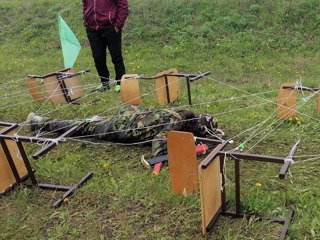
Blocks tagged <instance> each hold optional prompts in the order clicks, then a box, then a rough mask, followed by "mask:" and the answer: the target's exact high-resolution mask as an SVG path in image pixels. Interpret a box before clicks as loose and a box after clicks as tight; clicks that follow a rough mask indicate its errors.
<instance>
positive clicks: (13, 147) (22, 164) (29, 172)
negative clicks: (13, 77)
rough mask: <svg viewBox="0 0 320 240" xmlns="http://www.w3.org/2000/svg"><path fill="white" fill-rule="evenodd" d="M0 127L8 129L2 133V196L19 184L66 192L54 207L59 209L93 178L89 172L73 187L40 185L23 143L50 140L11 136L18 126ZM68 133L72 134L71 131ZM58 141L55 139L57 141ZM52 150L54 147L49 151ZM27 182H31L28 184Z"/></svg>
mask: <svg viewBox="0 0 320 240" xmlns="http://www.w3.org/2000/svg"><path fill="white" fill-rule="evenodd" d="M0 126H2V127H7V128H5V129H4V130H2V131H1V132H0V143H1V148H0V153H1V154H0V166H1V168H0V173H1V175H0V196H1V195H3V194H5V193H7V192H9V191H10V190H12V189H13V188H14V187H15V186H16V185H17V184H23V185H24V186H26V187H39V188H41V189H44V190H52V191H63V192H65V193H64V194H63V196H62V197H61V198H59V199H58V200H56V201H55V202H54V203H53V205H52V206H53V207H54V208H57V207H59V206H61V205H62V204H63V202H64V199H66V198H67V197H70V196H71V195H72V194H73V193H74V192H75V190H76V189H77V188H79V187H81V186H82V185H83V184H84V183H85V182H87V181H88V180H89V179H91V177H92V176H93V173H92V172H89V173H87V174H86V175H85V176H84V177H83V178H82V179H80V181H79V182H78V183H76V184H74V185H71V186H66V185H55V184H46V183H38V181H37V179H36V177H35V174H34V170H33V169H32V167H31V164H30V162H29V159H28V157H27V154H26V152H25V150H24V147H23V145H22V141H28V142H33V141H36V142H48V141H50V139H44V138H37V137H34V138H33V137H25V136H15V135H10V134H12V133H14V131H13V129H15V128H16V127H17V126H18V125H17V124H11V123H4V122H0ZM73 131H74V129H73ZM68 132H69V133H70V131H68ZM58 140H59V139H55V141H58ZM51 141H52V139H51ZM49 145H50V144H49ZM55 145H56V143H55ZM51 148H52V146H50V147H49V148H47V149H51ZM47 151H48V150H45V149H43V151H42V152H41V154H42V155H43V154H44V152H47ZM39 154H40V153H39ZM27 180H30V181H29V182H27Z"/></svg>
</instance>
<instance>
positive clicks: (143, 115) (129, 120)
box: [28, 105, 218, 156]
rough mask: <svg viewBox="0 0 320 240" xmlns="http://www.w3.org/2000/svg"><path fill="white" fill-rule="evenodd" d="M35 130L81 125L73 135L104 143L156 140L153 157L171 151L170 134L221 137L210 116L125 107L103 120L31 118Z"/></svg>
mask: <svg viewBox="0 0 320 240" xmlns="http://www.w3.org/2000/svg"><path fill="white" fill-rule="evenodd" d="M28 121H29V123H30V125H31V129H32V130H37V131H46V132H58V133H63V132H65V131H67V130H69V129H70V128H71V127H73V126H75V125H79V128H78V130H77V131H76V133H75V134H74V135H73V136H88V137H94V138H98V139H100V140H104V141H110V142H119V143H139V142H150V141H152V155H153V156H158V155H162V154H165V153H166V151H167V148H166V147H167V145H166V136H167V133H168V131H171V130H176V131H187V132H192V133H193V134H194V135H195V136H198V137H208V136H214V135H215V134H217V127H218V123H217V120H216V119H215V118H214V117H213V116H211V115H208V114H202V115H197V114H194V113H193V112H192V111H189V110H174V111H173V110H168V109H148V108H146V107H143V106H136V105H124V106H122V107H121V108H119V110H118V112H117V113H116V115H115V116H113V117H111V118H106V119H104V118H101V117H98V116H95V117H93V118H91V119H89V120H86V121H77V120H52V121H48V120H45V119H44V118H42V117H40V116H35V115H34V114H33V115H29V117H28Z"/></svg>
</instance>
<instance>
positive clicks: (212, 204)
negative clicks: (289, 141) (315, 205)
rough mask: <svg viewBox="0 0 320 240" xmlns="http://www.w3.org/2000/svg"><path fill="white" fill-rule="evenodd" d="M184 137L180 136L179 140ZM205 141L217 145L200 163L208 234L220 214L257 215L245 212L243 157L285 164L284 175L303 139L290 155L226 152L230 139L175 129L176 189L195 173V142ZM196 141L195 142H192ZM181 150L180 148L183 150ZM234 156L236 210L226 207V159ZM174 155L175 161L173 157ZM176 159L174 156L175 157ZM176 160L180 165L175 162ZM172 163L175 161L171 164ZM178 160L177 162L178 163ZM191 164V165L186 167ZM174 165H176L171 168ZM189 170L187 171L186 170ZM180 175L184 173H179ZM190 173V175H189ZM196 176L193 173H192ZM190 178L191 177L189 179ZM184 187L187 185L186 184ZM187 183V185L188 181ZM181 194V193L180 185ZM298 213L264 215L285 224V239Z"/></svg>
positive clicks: (171, 141) (171, 139) (171, 140)
mask: <svg viewBox="0 0 320 240" xmlns="http://www.w3.org/2000/svg"><path fill="white" fill-rule="evenodd" d="M179 138H180V139H179ZM195 140H197V141H201V142H202V143H208V144H214V145H217V146H216V147H215V148H214V149H213V150H212V151H211V152H210V154H209V155H208V156H207V157H206V158H205V159H204V160H203V161H202V162H201V163H200V165H199V167H198V175H199V183H200V199H201V216H202V227H201V229H202V233H203V234H204V235H205V234H206V233H207V232H208V231H210V229H211V228H212V226H213V225H214V224H215V222H216V221H217V219H218V217H219V216H220V215H226V216H232V217H239V218H244V217H245V218H248V217H250V216H252V215H254V214H249V213H242V211H241V200H240V198H241V197H240V196H241V195H240V160H253V161H263V162H273V163H278V164H282V167H281V170H280V172H279V178H284V177H285V174H286V173H287V171H288V169H289V167H290V165H291V163H292V162H293V160H292V159H293V157H294V154H295V153H296V150H297V146H298V144H299V142H300V140H299V141H298V142H297V143H296V144H295V145H294V146H293V147H292V148H291V150H290V152H289V154H288V155H287V156H286V157H274V156H266V155H258V154H249V153H242V152H225V151H223V149H224V148H225V147H226V146H227V145H228V143H229V142H228V141H224V140H221V141H219V142H218V143H217V140H213V139H206V138H196V139H195V138H194V137H193V135H192V134H191V133H183V132H180V133H179V132H175V131H171V132H169V134H168V160H169V173H170V179H171V184H172V186H173V189H174V184H175V181H178V184H181V183H182V184H184V183H186V182H187V181H188V179H187V178H188V177H190V174H189V173H190V172H191V173H192V168H196V167H195V166H194V165H195V164H194V162H195V160H194V156H193V154H194V152H195V151H194V150H195V144H194V141H195ZM192 141H193V143H192ZM186 149H191V150H193V153H191V151H190V150H189V151H188V153H186ZM179 150H180V151H179ZM190 155H192V157H190ZM227 157H230V158H232V159H233V160H234V163H235V164H234V168H235V170H234V174H235V208H236V209H235V212H230V211H227V210H226V205H227V201H226V191H225V171H224V169H225V160H226V158H227ZM170 158H171V160H170ZM173 158H174V159H173ZM172 159H173V161H175V162H176V163H177V164H178V165H177V166H178V167H177V166H174V165H172ZM170 162H171V164H170ZM176 163H175V164H176ZM184 164H185V165H187V166H184ZM170 168H176V169H174V170H172V169H171V170H170ZM184 168H185V169H187V170H186V171H185V170H184ZM178 174H181V175H184V176H177V175H178ZM188 174H189V175H188ZM191 175H192V174H191ZM186 179H187V180H186ZM182 186H183V185H182ZM185 186H186V184H185ZM178 189H179V191H178V193H180V194H181V189H182V190H183V189H185V187H184V188H181V187H179V188H178ZM293 214H294V211H293V209H290V210H289V217H288V218H262V217H258V218H259V219H261V220H262V219H266V220H270V221H272V222H275V223H279V224H282V225H283V227H282V230H281V233H280V238H279V239H284V238H285V236H286V233H287V231H288V226H289V222H290V220H291V219H292V217H293Z"/></svg>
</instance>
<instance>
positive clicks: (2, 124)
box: [0, 122, 18, 133]
mask: <svg viewBox="0 0 320 240" xmlns="http://www.w3.org/2000/svg"><path fill="white" fill-rule="evenodd" d="M0 126H4V127H12V128H16V127H18V124H16V123H8V122H0ZM5 130H7V129H5ZM11 130H12V129H11ZM1 133H3V132H1Z"/></svg>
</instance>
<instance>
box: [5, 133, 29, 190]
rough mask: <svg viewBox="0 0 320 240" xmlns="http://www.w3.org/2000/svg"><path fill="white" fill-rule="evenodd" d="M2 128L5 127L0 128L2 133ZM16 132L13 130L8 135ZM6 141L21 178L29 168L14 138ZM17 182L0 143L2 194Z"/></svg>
mask: <svg viewBox="0 0 320 240" xmlns="http://www.w3.org/2000/svg"><path fill="white" fill-rule="evenodd" d="M1 130H3V129H0V133H1ZM14 133H15V132H14V131H11V132H9V133H8V135H14ZM5 142H6V144H7V146H8V149H9V152H10V155H11V157H12V159H13V162H14V164H15V166H16V168H17V171H18V174H19V176H20V178H23V177H25V176H26V175H27V169H26V167H25V165H24V162H23V160H22V158H21V156H20V152H19V150H18V147H17V145H16V143H15V142H14V141H12V140H5ZM15 183H16V179H15V177H14V175H13V173H12V170H11V168H10V165H9V163H8V160H7V157H6V155H5V153H4V151H3V148H2V146H1V145H0V194H1V193H4V192H5V191H6V190H8V189H9V188H10V187H11V186H12V185H13V184H15Z"/></svg>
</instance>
